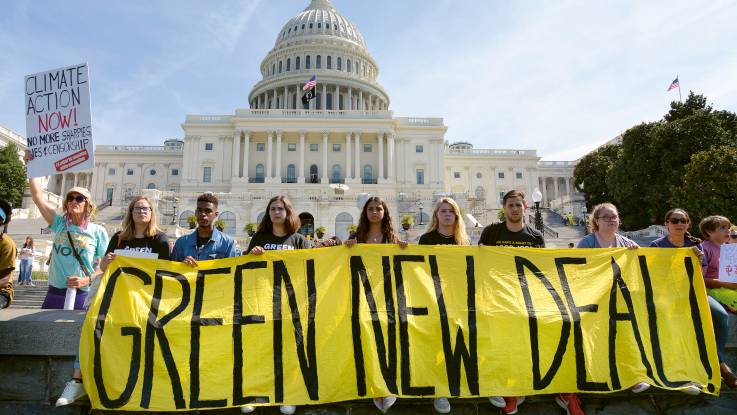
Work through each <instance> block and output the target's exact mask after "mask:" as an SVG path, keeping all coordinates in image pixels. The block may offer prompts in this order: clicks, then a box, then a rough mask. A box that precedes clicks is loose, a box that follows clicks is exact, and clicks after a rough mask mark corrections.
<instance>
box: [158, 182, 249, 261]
mask: <svg viewBox="0 0 737 415" xmlns="http://www.w3.org/2000/svg"><path fill="white" fill-rule="evenodd" d="M195 216H196V217H197V229H195V230H194V232H192V233H190V234H189V235H185V236H182V237H181V238H179V239H177V242H176V243H175V244H174V249H173V250H172V253H171V260H172V261H179V262H184V263H185V264H187V265H190V266H193V267H196V266H197V261H205V260H209V259H220V258H230V257H234V256H236V252H235V241H233V238H231V237H230V236H228V235H226V234H224V233H222V232H220V231H219V230H217V229H216V228H215V220H216V219H217V217H218V199H217V197H215V195H213V194H212V193H205V194H203V195H200V197H198V198H197V209H195Z"/></svg>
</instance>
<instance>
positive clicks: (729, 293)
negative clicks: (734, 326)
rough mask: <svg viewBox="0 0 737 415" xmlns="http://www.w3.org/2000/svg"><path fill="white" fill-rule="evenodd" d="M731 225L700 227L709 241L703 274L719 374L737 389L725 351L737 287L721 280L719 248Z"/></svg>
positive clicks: (711, 221) (704, 223)
mask: <svg viewBox="0 0 737 415" xmlns="http://www.w3.org/2000/svg"><path fill="white" fill-rule="evenodd" d="M730 226H731V223H730V222H729V219H727V218H725V217H724V216H707V217H705V218H704V219H702V220H701V223H699V229H700V230H701V235H702V236H703V237H704V238H705V239H706V240H705V241H704V242H703V243H702V244H701V250H702V251H703V252H704V256H703V257H702V259H701V271H702V274H703V276H704V284H705V285H706V292H707V293H708V294H709V308H710V309H711V315H712V324H713V325H714V338H715V339H716V343H717V355H718V356H719V370H720V372H721V374H722V380H723V381H724V383H725V384H726V385H727V386H728V387H730V388H732V389H735V388H737V375H735V374H734V372H732V369H731V368H730V367H729V366H728V365H727V363H726V361H725V358H726V354H725V349H726V346H727V337H728V335H729V314H728V313H729V312H731V313H735V312H736V311H737V310H736V309H737V283H733V282H726V281H720V280H719V250H720V246H721V245H722V244H724V242H725V241H726V240H727V239H729V238H730V230H729V228H730Z"/></svg>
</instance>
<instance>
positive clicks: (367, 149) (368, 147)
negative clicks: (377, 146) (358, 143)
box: [363, 144, 373, 153]
mask: <svg viewBox="0 0 737 415" xmlns="http://www.w3.org/2000/svg"><path fill="white" fill-rule="evenodd" d="M372 149H373V146H372V145H371V144H364V145H363V152H364V153H370V152H371V151H372Z"/></svg>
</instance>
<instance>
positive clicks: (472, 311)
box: [428, 255, 479, 396]
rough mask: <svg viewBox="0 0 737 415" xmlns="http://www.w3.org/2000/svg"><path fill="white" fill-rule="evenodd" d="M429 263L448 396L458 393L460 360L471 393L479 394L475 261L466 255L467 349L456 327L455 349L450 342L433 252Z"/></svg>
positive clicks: (461, 332) (443, 299)
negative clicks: (436, 304)
mask: <svg viewBox="0 0 737 415" xmlns="http://www.w3.org/2000/svg"><path fill="white" fill-rule="evenodd" d="M428 260H429V262H430V275H431V276H432V281H433V285H434V286H435V298H436V299H437V302H438V310H439V312H440V329H441V334H442V340H443V354H444V355H445V371H446V373H447V374H448V389H449V390H450V394H451V396H460V395H461V362H463V367H464V368H465V369H466V381H467V383H468V390H469V392H470V393H471V395H478V394H479V362H478V354H477V353H476V344H477V336H476V279H475V278H476V277H475V272H474V261H473V257H472V256H470V255H469V256H466V287H467V288H466V293H467V300H466V301H467V307H468V348H466V342H465V339H464V337H463V330H462V329H461V328H460V327H458V331H457V332H456V336H455V345H456V348H455V349H453V347H452V346H451V344H450V337H451V334H450V326H449V324H448V311H447V308H446V307H445V298H444V297H443V288H442V284H441V280H440V272H439V271H438V261H437V259H436V257H435V255H430V256H429V257H428Z"/></svg>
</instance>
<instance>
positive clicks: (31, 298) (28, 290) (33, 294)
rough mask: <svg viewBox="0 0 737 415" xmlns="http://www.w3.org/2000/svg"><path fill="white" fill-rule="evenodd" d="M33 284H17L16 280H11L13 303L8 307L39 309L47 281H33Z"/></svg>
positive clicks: (44, 294) (44, 295)
mask: <svg viewBox="0 0 737 415" xmlns="http://www.w3.org/2000/svg"><path fill="white" fill-rule="evenodd" d="M33 283H34V284H35V286H27V285H23V286H19V285H18V283H17V281H14V282H13V291H14V296H13V303H12V304H10V308H21V309H40V308H41V304H43V301H44V298H45V297H46V290H47V288H48V281H34V282H33Z"/></svg>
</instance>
